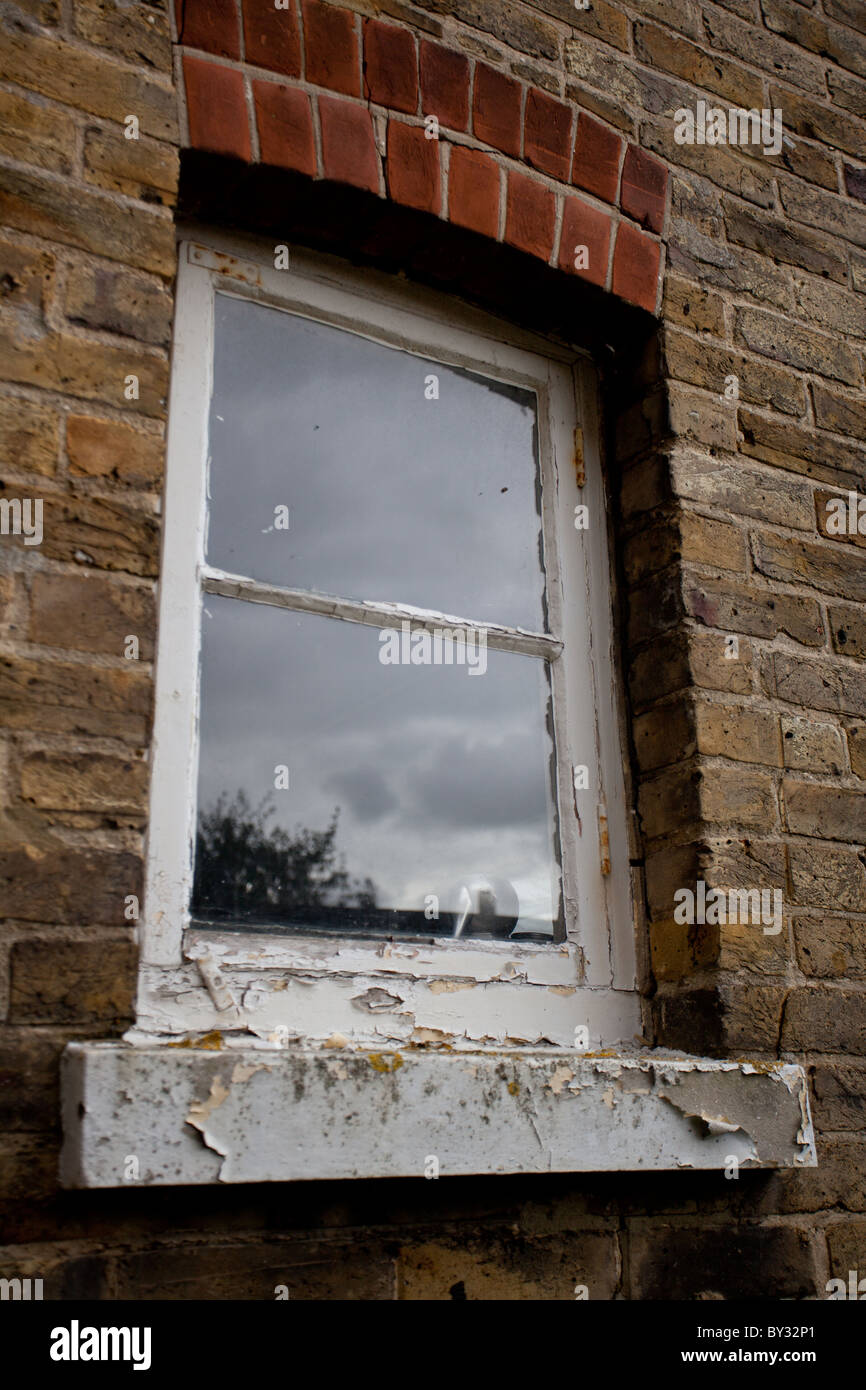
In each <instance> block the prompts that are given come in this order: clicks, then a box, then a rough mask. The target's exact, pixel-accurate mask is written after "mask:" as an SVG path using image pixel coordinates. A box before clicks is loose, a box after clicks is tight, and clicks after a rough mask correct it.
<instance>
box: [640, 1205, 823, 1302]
mask: <svg viewBox="0 0 866 1390" xmlns="http://www.w3.org/2000/svg"><path fill="white" fill-rule="evenodd" d="M629 1253H630V1268H631V1295H630V1296H631V1297H632V1298H639V1299H690V1300H693V1299H702V1298H704V1299H719V1298H721V1299H742V1298H756V1299H765V1298H788V1299H800V1298H808V1297H810V1296H814V1292H815V1277H816V1270H815V1268H814V1263H813V1259H814V1257H813V1254H812V1245H811V1241H810V1239H809V1233H808V1232H807V1231H799V1230H797V1229H795V1228H794V1227H793V1226H770V1227H764V1226H758V1225H753V1226H748V1225H742V1224H739V1223H738V1224H734V1223H733V1222H731V1223H730V1224H710V1223H708V1222H706V1221H702V1222H701V1223H700V1224H696V1223H695V1222H694V1221H690V1222H689V1223H688V1225H681V1226H673V1225H661V1224H659V1223H658V1222H657V1221H654V1222H652V1223H649V1222H646V1223H643V1222H642V1223H640V1224H638V1225H637V1226H636V1228H635V1229H634V1230H633V1231H632V1232H631V1234H630V1236H629Z"/></svg>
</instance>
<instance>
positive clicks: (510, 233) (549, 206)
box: [505, 170, 556, 261]
mask: <svg viewBox="0 0 866 1390" xmlns="http://www.w3.org/2000/svg"><path fill="white" fill-rule="evenodd" d="M555 224H556V198H555V196H554V194H553V192H552V191H551V189H549V188H546V187H545V185H544V184H542V183H539V182H537V180H535V179H532V178H530V177H529V176H528V175H526V174H518V173H516V172H515V171H514V170H511V171H510V172H509V174H508V187H507V190H506V202H505V240H506V241H507V242H509V243H510V245H512V246H516V247H517V248H518V249H519V250H520V251H527V252H528V253H529V255H531V256H538V257H539V258H540V259H541V260H543V261H547V260H549V259H550V256H551V253H552V251H553V234H554V229H555Z"/></svg>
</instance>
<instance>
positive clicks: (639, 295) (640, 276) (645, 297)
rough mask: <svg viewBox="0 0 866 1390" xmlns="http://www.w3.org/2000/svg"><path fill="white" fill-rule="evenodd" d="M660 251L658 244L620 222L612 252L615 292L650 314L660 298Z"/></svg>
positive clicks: (627, 224) (634, 228) (628, 224)
mask: <svg viewBox="0 0 866 1390" xmlns="http://www.w3.org/2000/svg"><path fill="white" fill-rule="evenodd" d="M660 260H661V250H660V247H659V244H658V242H656V241H653V239H652V237H649V236H647V235H646V234H645V233H644V232H640V231H638V229H637V228H636V227H632V226H631V224H630V223H628V222H620V224H619V226H618V227H617V232H616V245H615V246H614V252H613V282H612V283H613V292H614V294H618V295H620V296H621V298H623V299H626V300H628V302H629V303H630V304H636V305H637V306H638V308H640V309H647V310H648V311H649V312H650V313H652V312H653V311H654V310H655V306H656V298H657V296H658V273H659V263H660Z"/></svg>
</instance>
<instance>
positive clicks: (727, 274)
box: [668, 217, 794, 311]
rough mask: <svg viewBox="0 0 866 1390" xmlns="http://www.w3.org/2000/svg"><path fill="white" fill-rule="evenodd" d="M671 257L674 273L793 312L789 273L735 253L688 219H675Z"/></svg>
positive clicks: (739, 250) (760, 258)
mask: <svg viewBox="0 0 866 1390" xmlns="http://www.w3.org/2000/svg"><path fill="white" fill-rule="evenodd" d="M668 253H669V256H670V263H671V265H672V267H673V268H674V269H675V270H678V271H681V272H682V273H683V275H688V276H690V277H691V278H692V279H696V280H700V281H701V283H702V284H705V285H716V286H717V287H718V288H719V289H723V290H732V291H733V292H734V293H735V294H737V295H738V296H743V297H744V298H748V299H753V300H756V301H757V302H758V303H759V304H769V305H771V306H772V307H773V308H776V309H784V310H786V311H790V310H791V309H792V308H793V303H794V296H793V292H792V290H791V280H790V272H789V271H785V270H780V269H779V268H778V267H777V266H775V265H774V264H773V263H772V261H770V260H769V259H768V258H767V257H766V256H758V255H754V254H753V253H752V252H751V251H745V250H743V249H742V248H737V249H736V250H734V249H733V248H732V247H730V246H728V245H727V244H726V243H725V242H723V241H721V240H720V239H719V235H718V233H717V232H704V231H702V230H701V229H700V228H698V227H696V226H694V225H693V224H692V223H691V222H690V221H687V220H686V219H685V218H682V217H673V218H672V219H671V227H670V233H669V236H668Z"/></svg>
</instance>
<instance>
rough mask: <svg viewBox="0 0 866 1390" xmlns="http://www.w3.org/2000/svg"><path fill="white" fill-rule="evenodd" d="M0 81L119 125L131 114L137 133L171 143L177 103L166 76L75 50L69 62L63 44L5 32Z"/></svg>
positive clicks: (0, 49) (0, 50)
mask: <svg viewBox="0 0 866 1390" xmlns="http://www.w3.org/2000/svg"><path fill="white" fill-rule="evenodd" d="M0 78H3V79H5V80H6V81H7V82H14V83H16V84H17V85H18V86H21V87H27V88H29V89H30V90H31V91H34V92H39V93H40V94H41V95H42V96H44V97H49V98H51V99H52V100H53V101H59V102H62V103H63V104H64V105H65V106H71V107H73V108H75V109H77V110H79V111H87V112H88V113H89V114H90V115H92V116H104V117H105V118H106V120H109V121H117V122H118V124H119V125H122V124H123V122H124V120H125V118H126V116H127V115H128V114H129V113H130V112H134V113H135V115H136V116H138V121H139V125H140V128H141V131H142V134H144V135H153V136H155V137H156V139H158V140H170V141H176V140H177V137H178V116H177V99H176V95H175V91H174V87H173V85H172V83H171V81H170V78H169V77H168V75H166V76H165V77H160V76H156V75H154V76H150V75H143V74H141V73H137V72H135V71H134V70H132V69H131V68H130V66H129V65H128V64H127V63H118V62H114V61H112V59H111V58H110V57H109V56H108V54H106V53H104V52H103V53H101V54H97V53H94V52H93V51H91V50H89V49H87V48H84V47H76V49H75V60H74V62H71V61H70V57H69V53H68V50H67V48H66V45H65V44H64V43H63V42H58V41H57V40H56V39H55V38H53V37H49V36H48V35H45V34H38V33H32V32H27V31H25V30H24V29H15V30H10V29H6V30H5V32H4V36H3V43H2V45H0Z"/></svg>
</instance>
